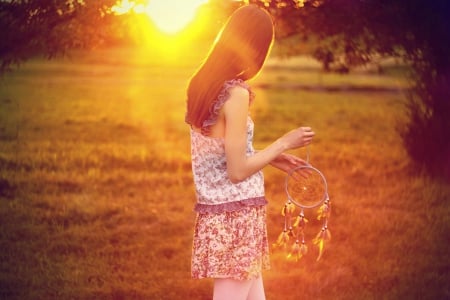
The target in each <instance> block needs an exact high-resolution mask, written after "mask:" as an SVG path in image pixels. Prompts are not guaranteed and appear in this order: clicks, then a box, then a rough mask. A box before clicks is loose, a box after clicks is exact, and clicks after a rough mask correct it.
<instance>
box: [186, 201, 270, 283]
mask: <svg viewBox="0 0 450 300" xmlns="http://www.w3.org/2000/svg"><path fill="white" fill-rule="evenodd" d="M265 220H266V207H265V206H257V207H246V208H244V209H241V210H239V211H233V212H224V213H221V214H212V213H199V214H198V216H197V220H196V225H195V232H194V243H193V249H192V268H191V272H192V277H193V278H196V279H200V278H232V279H237V280H249V279H254V278H257V277H258V276H259V275H260V274H261V271H262V270H267V269H269V268H270V262H269V246H268V239H267V228H266V222H265Z"/></svg>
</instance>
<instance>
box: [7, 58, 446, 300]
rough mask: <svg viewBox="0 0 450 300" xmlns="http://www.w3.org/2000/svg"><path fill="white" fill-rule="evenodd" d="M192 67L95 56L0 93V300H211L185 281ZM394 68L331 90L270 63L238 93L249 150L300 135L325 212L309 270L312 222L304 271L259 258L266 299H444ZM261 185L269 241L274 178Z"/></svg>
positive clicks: (292, 64) (433, 184)
mask: <svg viewBox="0 0 450 300" xmlns="http://www.w3.org/2000/svg"><path fill="white" fill-rule="evenodd" d="M204 54H205V51H204V50H202V51H180V52H178V53H177V54H173V55H170V56H169V57H168V56H165V55H158V54H154V53H149V50H143V49H109V50H96V51H93V52H89V53H76V54H73V55H72V56H69V57H67V58H64V59H55V60H52V61H46V60H43V59H34V60H31V61H29V62H27V63H25V64H23V65H21V66H20V68H18V69H15V70H13V71H12V72H9V73H6V74H5V75H4V76H3V77H2V78H1V79H0V299H30V300H31V299H61V300H66V299H67V300H69V299H79V300H83V299H99V300H100V299H105V300H107V299H108V300H109V299H111V300H121V299H210V298H211V291H212V281H210V280H201V281H198V280H192V279H190V255H191V239H192V232H193V231H192V229H193V224H194V220H195V214H194V212H193V206H194V203H195V194H194V188H193V183H192V176H191V169H190V168H191V165H190V144H189V128H188V126H186V124H185V123H184V109H185V88H186V84H187V81H188V79H189V76H190V75H191V74H192V72H193V71H194V70H195V68H196V67H197V66H198V64H199V63H200V62H201V59H202V55H204ZM396 68H397V67H388V68H386V72H385V73H384V74H378V73H376V72H372V71H371V70H359V71H355V72H353V73H351V74H349V75H345V76H343V75H336V74H324V73H322V72H321V71H320V68H319V67H318V66H317V64H315V63H313V62H311V61H310V60H307V59H304V58H299V59H293V60H280V59H278V58H271V59H270V60H269V61H268V63H267V65H266V67H265V68H264V69H263V71H262V72H261V74H260V75H259V76H258V78H256V79H254V80H253V81H252V82H251V84H252V86H253V88H254V91H255V93H256V95H257V96H256V100H255V102H254V104H253V105H252V117H253V119H254V121H255V124H256V131H255V147H256V148H262V147H264V146H265V145H267V144H268V143H270V142H271V141H273V140H274V139H276V138H277V137H279V136H280V135H282V134H283V133H285V132H286V131H288V130H290V129H292V128H294V127H297V126H303V125H308V126H311V127H313V129H314V130H315V132H316V138H315V140H314V142H313V145H312V146H311V163H312V164H313V165H314V166H316V167H317V168H319V169H320V170H321V171H322V172H323V173H324V174H325V176H326V178H327V181H328V185H329V193H330V198H331V201H332V215H331V220H330V224H329V228H330V230H331V234H332V239H331V241H330V243H329V244H327V245H326V246H325V252H324V254H323V257H322V259H321V260H320V261H316V256H317V250H316V249H315V247H314V245H313V244H312V243H311V239H312V238H313V236H314V235H315V234H316V231H317V230H319V226H320V225H319V224H316V222H315V221H314V219H315V212H314V211H311V212H308V215H307V217H308V218H309V219H310V223H309V224H308V230H309V231H308V232H309V234H311V236H307V239H308V240H307V242H308V245H309V253H308V254H307V255H306V256H305V257H303V258H302V259H301V260H300V261H298V262H295V261H292V260H287V259H286V253H285V251H283V250H282V249H272V256H271V264H272V268H271V270H270V271H267V272H265V273H264V280H265V287H266V295H267V299H272V300H275V299H284V300H289V299H448V298H450V285H449V282H450V274H449V272H450V271H449V270H450V251H449V243H450V240H449V232H450V231H449V229H450V228H449V227H450V209H449V205H448V203H449V201H450V184H449V183H448V182H444V181H440V180H437V179H432V178H429V177H428V176H426V175H425V174H417V173H416V172H413V169H412V167H411V163H410V161H409V159H408V156H407V154H406V151H405V150H404V149H403V147H402V143H401V139H400V136H399V134H398V131H397V128H398V127H399V126H400V127H401V126H404V124H405V122H406V121H407V116H406V113H405V109H404V105H405V103H406V101H407V97H406V89H407V88H408V81H407V80H406V79H405V78H404V76H403V75H402V74H403V73H402V72H399V71H398V69H396ZM293 153H294V154H297V155H299V156H302V157H305V152H304V151H303V150H298V151H293ZM430 155H433V154H432V153H430ZM264 173H265V178H266V193H267V197H268V199H269V204H268V220H267V221H268V228H269V229H268V230H269V237H270V241H271V243H274V242H275V241H276V239H277V236H278V234H279V233H280V231H281V229H282V222H283V219H282V216H281V215H280V211H281V208H282V206H283V204H284V202H285V201H286V196H285V193H284V186H283V185H284V177H285V174H283V173H281V172H280V171H278V170H275V169H273V168H271V167H267V168H266V169H265V170H264Z"/></svg>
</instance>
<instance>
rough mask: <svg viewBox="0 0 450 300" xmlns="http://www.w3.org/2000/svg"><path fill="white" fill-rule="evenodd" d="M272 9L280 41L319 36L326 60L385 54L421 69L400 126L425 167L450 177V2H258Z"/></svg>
mask: <svg viewBox="0 0 450 300" xmlns="http://www.w3.org/2000/svg"><path fill="white" fill-rule="evenodd" d="M249 2H252V3H255V4H257V5H261V6H264V7H266V8H268V9H269V11H271V13H272V15H273V16H274V18H275V22H276V24H277V27H278V31H277V37H278V39H280V40H284V39H287V38H289V37H291V36H293V35H297V36H299V37H300V38H301V40H302V39H303V40H305V39H308V38H312V37H314V38H315V40H316V41H317V45H316V50H315V52H314V54H315V57H316V58H317V59H319V60H321V61H322V62H323V64H324V66H328V67H329V66H330V64H331V63H333V62H336V58H340V63H341V64H343V65H346V66H352V65H361V64H366V63H368V62H370V61H372V60H373V59H374V58H375V57H379V56H394V57H399V58H401V59H404V60H405V61H406V62H408V63H409V64H410V65H411V66H412V69H413V74H412V75H413V80H414V85H413V90H412V91H411V93H410V94H409V103H408V105H407V111H408V114H409V122H408V124H407V125H406V126H405V127H401V128H399V131H400V134H401V136H402V139H403V143H404V146H405V148H406V150H407V151H408V153H409V155H410V157H411V158H412V159H413V161H414V162H415V163H416V166H417V167H418V169H425V170H427V171H428V172H429V173H430V174H434V175H439V176H440V175H444V176H446V177H449V178H450V118H449V117H448V116H449V115H450V53H449V49H450V30H449V28H450V18H449V16H448V15H449V14H450V2H449V1H447V0H431V1H423V0H408V1H402V0H285V1H283V0H277V1H270V0H253V1H249Z"/></svg>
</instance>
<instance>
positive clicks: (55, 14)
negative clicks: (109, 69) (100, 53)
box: [0, 0, 116, 72]
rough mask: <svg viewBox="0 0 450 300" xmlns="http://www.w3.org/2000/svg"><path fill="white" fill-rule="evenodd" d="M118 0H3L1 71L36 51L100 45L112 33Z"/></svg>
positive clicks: (0, 2) (48, 52)
mask: <svg viewBox="0 0 450 300" xmlns="http://www.w3.org/2000/svg"><path fill="white" fill-rule="evenodd" d="M115 2H116V1H115V0H106V1H95V0H91V1H89V0H27V1H25V0H0V28H2V30H1V31H0V40H1V41H2V43H1V44H0V63H1V65H0V72H4V71H5V69H7V68H9V67H10V66H11V65H12V64H18V63H20V62H22V61H24V60H27V59H29V58H30V57H32V56H34V55H36V54H39V53H40V54H44V55H46V56H47V57H53V56H55V55H57V54H61V53H64V52H65V51H66V50H67V49H71V48H80V47H88V46H93V45H97V44H99V43H102V42H103V41H105V39H107V37H108V32H107V30H108V25H109V24H110V23H111V22H112V17H113V16H112V15H111V14H109V13H108V12H109V9H110V8H111V7H112V5H113V4H114V3H115Z"/></svg>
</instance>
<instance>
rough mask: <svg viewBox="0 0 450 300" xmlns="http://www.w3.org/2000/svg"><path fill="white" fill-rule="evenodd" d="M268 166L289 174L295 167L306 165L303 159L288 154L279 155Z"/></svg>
mask: <svg viewBox="0 0 450 300" xmlns="http://www.w3.org/2000/svg"><path fill="white" fill-rule="evenodd" d="M270 164H271V165H272V166H273V167H275V168H277V169H280V170H281V171H284V172H286V173H289V172H290V171H292V170H293V169H295V168H297V167H300V166H306V165H308V163H307V162H306V161H304V160H303V159H301V158H299V157H297V156H295V155H292V154H289V153H281V154H280V155H278V157H277V158H275V159H274V160H272V161H271V162H270Z"/></svg>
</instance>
